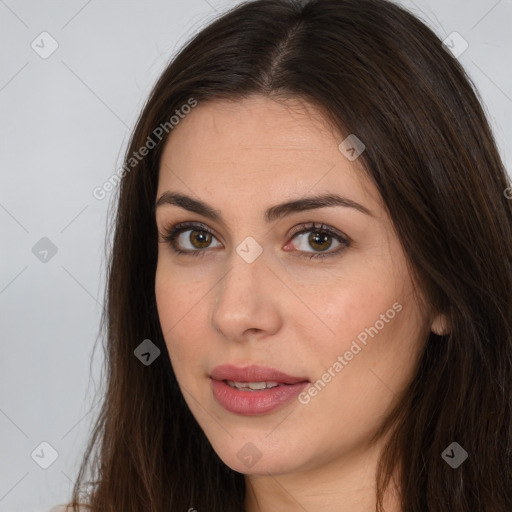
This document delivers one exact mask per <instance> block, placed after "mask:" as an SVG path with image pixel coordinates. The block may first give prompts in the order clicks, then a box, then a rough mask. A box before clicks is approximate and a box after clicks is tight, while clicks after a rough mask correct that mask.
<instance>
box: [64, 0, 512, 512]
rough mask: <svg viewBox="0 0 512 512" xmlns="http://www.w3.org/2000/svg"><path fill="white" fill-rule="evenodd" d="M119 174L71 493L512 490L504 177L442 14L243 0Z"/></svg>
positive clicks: (345, 1)
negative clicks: (94, 415) (82, 447)
mask: <svg viewBox="0 0 512 512" xmlns="http://www.w3.org/2000/svg"><path fill="white" fill-rule="evenodd" d="M119 176H120V177H121V178H122V179H121V183H120V189H119V191H120V195H119V200H118V201H119V202H118V211H117V217H116V222H115V235H114V243H113V249H112V256H111V261H110V272H109V280H108V289H107V296H106V303H107V308H106V314H105V317H104V325H105V326H106V340H107V366H108V373H107V388H106V396H105V400H104V404H103V408H102V411H101V414H100V416H99V418H98V420H97V424H96V427H95V431H94V435H93V436H92V438H91V442H90V445H89V447H88V450H87V453H86V456H85V458H84V461H83V465H82V468H81V471H80V474H79V478H78V481H77V482H76V485H75V489H74V496H73V499H74V504H75V505H77V504H78V503H79V502H82V503H84V505H90V508H91V509H92V510H94V511H95V512H99V511H123V512H128V511H142V510H144V511H164V510H169V511H187V510H188V511H189V512H192V511H197V512H202V511H208V512H216V511H219V512H220V511H224V512H226V511H233V512H240V511H247V512H257V511H258V512H268V511H280V512H283V511H296V510H308V511H317V510H322V511H324V512H325V511H326V512H330V511H336V512H340V511H342V512H345V511H361V512H363V511H365V512H366V511H371V510H377V511H383V510H385V511H386V512H399V511H400V512H416V511H418V512H419V511H426V510H428V511H432V512H445V511H447V510H450V511H451V512H462V511H473V510H478V511H482V512H483V511H486V512H487V511H488V512H490V511H492V512H500V511H502V512H505V511H510V510H512V472H511V471H510V467H511V463H512V443H511V439H512V425H511V422H512V409H511V400H512V385H511V381H512V379H511V377H512V366H511V365H512V311H511V308H512V300H511V294H512V268H511V263H510V262H511V261H512V203H511V201H510V200H509V199H507V193H506V192H507V190H510V189H509V187H510V181H509V179H508V178H507V175H506V173H505V170H504V167H503V164H502V162H501V160H500V157H499V155H498V152H497V149H496V146H495V143H494V141H493V137H492V135H491V131H490V129H489V125H488V123H487V120H486V119H485V116H484V113H483V110H482V107H481V105H480V103H479V101H478V99H477V96H476V94H475V91H474V89H473V88H472V85H471V83H470V81H469V79H468V77H467V76H466V75H465V73H464V71H463V69H462V68H461V66H460V65H459V63H458V62H457V60H456V59H455V58H454V57H453V56H452V55H451V54H450V53H449V52H448V50H447V49H445V47H444V46H443V44H442V43H441V41H439V39H438V38H437V37H436V36H435V35H434V34H433V32H432V31H431V30H430V29H428V28H427V27H425V25H423V24H422V23H421V22H420V21H418V20H417V19H416V18H414V17H413V16H412V15H411V14H409V13H407V12H406V11H404V10H402V9H401V8H399V7H397V6H396V5H394V4H392V3H389V2H387V1H384V0H310V1H308V0H302V1H291V0H258V1H255V2H250V3H246V4H243V5H240V6H238V7H236V8H235V9H233V10H232V11H231V12H229V13H227V14H225V15H223V16H222V17H220V18H219V19H218V20H216V21H215V22H214V23H212V24H211V25H210V26H208V27H207V28H205V29H204V30H202V31H201V32H200V33H199V34H198V35H197V36H196V37H195V38H194V39H193V40H192V41H190V42H189V43H188V44H187V45H186V47H185V48H184V49H183V50H182V51H181V52H180V53H179V54H178V55H177V56H176V58H174V59H173V61H172V62H171V63H170V65H169V66H168V68H167V69H166V70H165V72H164V73H163V74H162V76H161V77H160V79H159V80H158V83H157V84H156V85H155V87H154V89H153V91H152V93H151V95H150V98H149V100H148V102H147V104H146V106H145V107H144V109H143V112H142V114H141V116H140V118H139V121H138V123H137V126H136V128H135V130H134V133H133V135H132V138H131V142H130V145H129V148H128V151H127V154H126V158H125V165H124V167H123V169H122V171H121V172H120V173H119ZM87 470H90V472H91V473H90V475H91V476H90V479H89V480H90V483H91V486H90V487H89V493H88V496H81V490H83V489H85V483H86V473H87Z"/></svg>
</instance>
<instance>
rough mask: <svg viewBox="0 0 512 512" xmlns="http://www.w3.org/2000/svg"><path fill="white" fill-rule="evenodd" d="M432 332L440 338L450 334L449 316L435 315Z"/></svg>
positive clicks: (431, 326)
mask: <svg viewBox="0 0 512 512" xmlns="http://www.w3.org/2000/svg"><path fill="white" fill-rule="evenodd" d="M430 330H431V331H432V332H433V333H434V334H437V335H438V336H443V335H444V334H448V332H449V322H448V318H447V316H446V315H444V314H442V313H438V314H437V315H435V316H434V319H433V320H432V324H431V325H430Z"/></svg>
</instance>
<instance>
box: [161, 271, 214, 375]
mask: <svg viewBox="0 0 512 512" xmlns="http://www.w3.org/2000/svg"><path fill="white" fill-rule="evenodd" d="M207 289H208V288H207ZM155 298H156V304H157V310H158V317H159V320H160V326H161V329H162V333H163V335H164V339H165V344H166V346H167V350H168V351H169V356H170V358H171V362H172V364H173V366H175V367H176V370H178V373H179V369H180V368H183V367H184V366H187V367H190V365H191V364H193V361H194V354H195V355H197V354H199V353H201V352H200V350H199V349H200V347H199V346H198V345H202V344H203V343H204V340H202V339H201V336H199V334H198V331H199V328H200V326H199V323H198V322H197V318H198V316H199V315H206V314H207V313H206V309H205V308H206V307H207V302H208V296H207V295H205V291H204V283H202V284H199V283H194V282H190V281H188V280H187V282H186V283H185V282H184V278H183V277H180V275H179V274H178V273H176V272H169V271H167V270H164V269H162V268H159V267H157V272H156V275H155ZM203 318H204V316H203Z"/></svg>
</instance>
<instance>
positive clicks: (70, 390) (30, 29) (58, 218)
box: [0, 0, 512, 512]
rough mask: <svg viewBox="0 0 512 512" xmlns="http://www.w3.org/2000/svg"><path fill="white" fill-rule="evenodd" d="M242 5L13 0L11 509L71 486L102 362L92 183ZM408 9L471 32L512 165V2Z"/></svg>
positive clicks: (6, 485) (5, 485) (477, 66)
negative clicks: (177, 73) (166, 83)
mask: <svg viewBox="0 0 512 512" xmlns="http://www.w3.org/2000/svg"><path fill="white" fill-rule="evenodd" d="M236 3H238V2H236V1H230V2H228V1H216V0H167V1H160V0H152V1H148V2H142V1H124V2H120V1H113V0H109V1H103V2H101V1H99V0H89V1H86V0H73V1H60V2H59V1H39V2H36V1H31V2H30V1H23V0H19V1H16V0H5V1H1V0H0V26H1V30H0V48H1V67H0V109H1V123H0V132H1V139H0V140H1V162H2V167H1V173H2V186H1V187H0V226H1V240H2V243H1V245H0V251H1V253H0V254H1V269H0V315H1V316H0V326H1V343H2V345H1V354H2V357H1V359H0V511H1V512H7V511H8V512H11V511H12V512H14V511H19V512H21V511H30V512H38V511H41V512H44V511H47V510H48V509H49V508H51V507H52V506H54V505H56V504H58V503H63V502H65V501H66V500H67V499H68V498H69V494H70V490H71V485H72V481H73V480H74V477H75V476H76V473H77V470H78V463H79V461H80V457H81V455H82V453H83V450H84V448H85V442H86V439H87V436H88V432H89V428H90V425H91V420H92V419H93V418H94V416H95V414H96V413H97V412H98V410H99V408H98V407H97V404H95V403H94V392H95V390H96V388H97V387H98V386H99V385H100V381H99V376H100V373H99V371H100V367H101V363H102V358H103V351H102V347H101V344H99V345H98V347H97V350H96V351H95V352H94V354H93V346H94V343H95V340H96V336H97V333H98V326H99V319H100V313H101V308H102V304H101V301H102V298H103V287H104V282H105V261H104V244H105V232H106V223H107V213H108V206H109V199H110V198H111V197H113V192H110V193H107V197H106V198H105V199H103V200H98V199H95V198H94V197H93V194H92V191H93V189H94V188H95V187H98V186H101V185H102V184H103V183H104V182H105V181H106V180H107V179H108V178H109V177H110V176H111V175H112V174H113V172H114V171H115V169H117V168H119V167H120V165H121V158H122V153H123V151H124V149H125V145H126V143H127V141H128V136H129V133H130V130H131V128H132V127H133V125H134V122H135V119H136V116H137V114H138V113H139V110H140V108H141V106H142V104H143V102H144V100H145V99H146V97H147V95H148V93H149V91H150V89H151V86H152V85H153V83H154V81H155V80H156V79H157V77H158V76H159V74H160V73H161V71H162V70H163V68H164V66H165V65H166V63H167V62H168V59H169V58H170V56H171V55H173V54H174V53H175V52H176V50H177V49H178V48H179V47H180V46H181V45H182V44H183V43H184V42H185V41H186V40H187V39H188V38H189V37H190V36H191V35H192V34H194V33H195V32H197V31H198V30H199V29H200V28H201V27H202V26H203V25H204V24H205V23H207V22H208V20H210V19H212V18H213V17H214V16H216V15H217V12H222V11H224V10H225V9H226V8H228V7H230V6H232V5H235V4H236ZM403 5H405V6H406V7H408V8H410V9H411V10H412V11H413V12H414V13H416V14H417V15H418V16H419V17H420V18H422V19H423V20H424V21H426V22H427V23H428V24H429V25H430V26H431V27H432V28H433V29H434V30H435V31H436V33H437V34H438V35H439V36H441V38H442V39H445V38H446V37H447V36H448V35H449V34H451V33H452V32H453V31H456V32H458V33H459V34H461V36H462V37H463V38H464V39H465V40H466V41H467V42H468V43H469V47H468V48H467V50H466V51H465V52H464V53H463V54H462V55H460V57H459V59H460V61H461V62H462V63H463V65H464V66H465V68H466V69H467V70H468V72H469V74H470V76H471V77H472V78H473V80H474V81H475V83H476V85H477V87H478V88H479V90H480V92H481V95H482V97H483V100H484V103H485V105H486V107H487V109H488V112H489V116H490V120H491V123H492V126H493V129H494V133H495V136H496V138H497V142H498V145H499V148H500V150H501V152H502V155H503V158H504V160H505V164H506V165H507V169H509V173H510V162H511V158H512V75H511V64H510V56H511V54H512V52H511V50H512V36H511V30H510V26H511V21H512V0H501V1H496V0H480V1H472V2H466V1H463V0H457V1H451V2H447V1H446V0H415V1H414V2H412V1H410V0H408V1H404V2H403ZM44 31H46V32H48V33H49V34H50V35H51V38H53V40H55V41H56V42H57V44H58V48H57V50H56V51H55V52H54V53H53V54H51V55H50V56H48V57H47V58H42V57H41V53H42V54H43V55H44V52H48V51H49V50H51V44H55V43H52V40H51V39H50V37H49V36H40V34H41V33H42V32H44ZM33 42H34V43H33ZM32 44H33V45H34V46H35V48H36V49H37V52H36V50H35V49H33V47H32V46H31V45H32ZM456 44H457V45H458V44H459V43H456ZM458 48H461V46H458ZM38 52H39V53H38ZM44 56H46V55H44ZM43 237H47V238H48V239H49V240H50V241H51V243H52V244H53V246H54V247H55V248H56V249H57V252H56V254H54V255H52V252H51V250H49V252H48V253H45V252H44V250H45V249H48V247H47V246H45V245H44V244H48V242H47V241H46V242H45V241H43V242H39V241H40V240H41V239H42V238H43ZM38 242H39V244H42V245H36V244H37V243H38ZM34 246H36V249H34V250H33V247H34ZM40 251H42V252H40ZM34 252H35V254H34ZM41 258H42V259H43V261H42V260H41ZM44 258H46V261H44ZM91 361H92V362H91ZM91 369H92V374H91V373H90V371H91ZM91 375H92V376H91ZM43 441H46V442H48V443H49V444H50V445H51V446H52V447H53V448H54V449H55V450H56V451H57V453H58V457H57V459H56V460H55V462H53V464H52V465H51V466H49V467H48V469H43V468H42V467H40V466H39V465H38V464H36V462H35V460H37V461H38V462H39V463H44V462H45V461H46V462H50V458H49V457H50V455H51V453H50V451H49V449H48V448H45V446H43V447H42V448H41V447H39V445H40V443H41V442H43ZM36 448H37V450H36V454H35V455H34V459H35V460H34V459H33V458H32V457H31V454H32V453H33V452H34V450H35V449H36ZM41 449H42V450H43V451H41ZM37 454H38V455H37Z"/></svg>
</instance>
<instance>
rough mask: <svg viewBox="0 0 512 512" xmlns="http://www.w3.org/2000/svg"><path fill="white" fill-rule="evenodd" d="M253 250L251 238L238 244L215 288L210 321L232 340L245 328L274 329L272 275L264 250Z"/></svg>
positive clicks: (275, 317)
mask: <svg viewBox="0 0 512 512" xmlns="http://www.w3.org/2000/svg"><path fill="white" fill-rule="evenodd" d="M247 249H248V250H247ZM255 249H257V248H256V246H255V245H254V243H253V242H251V241H250V240H246V241H244V242H242V243H241V244H239V246H238V247H237V248H236V252H235V251H233V254H232V257H231V258H230V260H229V271H228V272H227V274H226V275H225V276H224V279H222V282H221V283H219V287H218V289H217V290H216V297H215V305H214V309H213V314H212V323H213V325H214V327H215V329H216V330H218V331H220V332H222V333H223V334H224V335H225V336H226V337H229V338H232V339H237V338H240V337H241V336H242V335H243V333H244V332H245V331H246V330H248V329H259V330H269V329H270V330H273V329H274V328H275V325H274V324H275V322H276V319H277V312H276V311H275V310H274V308H273V306H272V304H273V302H272V300H270V299H271V296H270V295H271V294H272V288H273V287H272V283H271V282H270V281H269V280H270V279H272V277H273V276H272V273H271V272H270V270H269V269H268V268H267V266H266V259H265V258H264V252H263V251H258V252H259V254H257V255H256V251H255ZM248 255H250V257H248ZM255 255H256V256H255Z"/></svg>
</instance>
